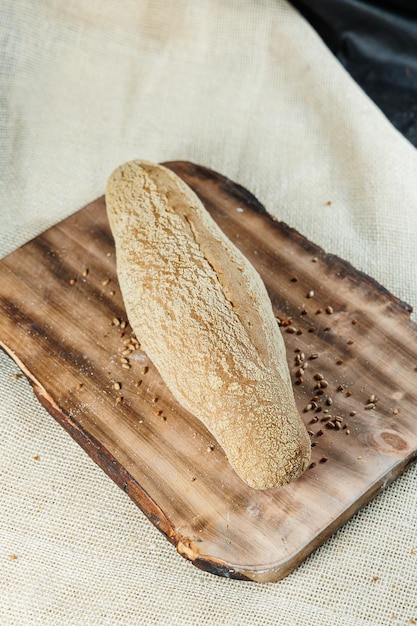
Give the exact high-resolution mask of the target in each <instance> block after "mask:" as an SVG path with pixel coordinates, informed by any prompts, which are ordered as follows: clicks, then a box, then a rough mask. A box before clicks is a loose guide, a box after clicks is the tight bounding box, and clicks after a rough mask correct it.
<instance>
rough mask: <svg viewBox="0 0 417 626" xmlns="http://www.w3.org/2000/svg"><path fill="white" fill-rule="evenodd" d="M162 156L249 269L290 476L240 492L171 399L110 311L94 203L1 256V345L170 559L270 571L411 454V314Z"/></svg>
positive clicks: (112, 302) (414, 402)
mask: <svg viewBox="0 0 417 626" xmlns="http://www.w3.org/2000/svg"><path fill="white" fill-rule="evenodd" d="M168 166H169V167H170V168H171V169H172V170H174V171H175V172H177V174H179V175H180V176H181V177H182V178H183V179H184V180H185V181H186V182H187V183H188V184H189V185H190V186H191V187H192V188H193V189H194V190H195V191H196V193H197V194H198V195H199V196H200V197H201V199H202V201H203V202H204V204H205V205H206V207H207V209H208V210H209V211H210V213H211V214H212V216H213V218H214V219H215V220H216V221H217V222H218V224H219V225H220V226H221V228H222V229H223V230H224V231H225V233H226V234H227V235H228V236H229V238H230V239H231V240H232V241H233V242H234V243H235V244H236V245H237V246H238V247H239V248H240V249H241V250H242V251H243V253H244V254H245V255H246V256H247V257H248V258H249V259H250V261H251V262H252V263H253V265H254V266H255V267H256V268H257V269H258V271H259V272H260V274H261V276H262V277H263V279H264V281H265V284H266V286H267V289H268V291H269V293H270V296H271V300H272V303H273V307H274V311H275V314H276V317H277V322H278V323H280V325H281V326H282V331H283V335H284V339H285V342H286V346H287V357H288V363H289V366H290V370H291V373H292V376H293V380H294V389H295V395H296V401H297V405H298V407H299V410H300V412H301V414H302V416H303V419H304V420H305V423H306V425H307V428H308V429H309V430H310V432H311V441H312V446H313V449H312V465H311V467H310V468H309V469H308V470H307V471H306V472H305V473H304V475H303V476H302V477H301V478H300V479H299V480H298V481H296V482H295V483H293V484H292V485H288V486H286V487H283V488H281V489H272V490H267V491H263V492H262V491H255V490H253V489H251V488H250V487H247V486H246V485H245V484H244V483H243V482H242V481H241V480H240V479H239V478H238V477H237V475H235V473H234V472H233V470H232V469H231V467H230V466H229V465H228V463H227V460H226V458H225V456H224V453H223V451H222V450H221V449H220V448H219V446H218V445H217V444H216V442H215V441H214V440H213V437H212V436H211V435H210V433H209V432H208V431H207V430H206V429H205V427H204V426H203V425H202V424H201V423H200V422H199V421H198V420H196V419H195V418H194V417H193V416H192V415H190V414H189V413H187V412H186V411H184V410H183V409H182V408H181V407H180V406H179V405H178V404H177V403H176V402H175V400H174V399H173V397H172V396H171V394H170V393H169V391H168V390H167V389H166V387H165V386H164V383H163V381H162V380H161V378H160V377H159V375H158V373H157V372H156V371H155V369H154V368H153V366H152V363H151V362H150V361H149V360H148V358H147V356H146V354H144V353H143V352H142V351H141V350H140V348H139V347H138V344H137V342H136V341H134V340H132V337H131V329H130V327H129V325H128V324H127V323H126V314H125V311H124V307H123V301H122V297H121V294H120V290H119V287H118V282H117V277H116V269H115V254H114V245H113V240H112V237H111V234H110V230H109V225H108V222H107V217H106V211H105V204H104V199H103V198H99V199H98V200H96V201H94V202H92V203H91V204H89V205H88V206H87V207H85V208H84V209H82V210H80V211H78V212H77V213H75V214H74V215H72V216H71V217H69V218H68V219H66V220H64V221H63V222H61V223H60V224H57V225H56V226H54V227H53V228H50V229H49V230H48V231H46V232H45V233H43V234H42V235H40V236H39V237H36V238H35V239H34V240H32V241H30V242H29V243H28V244H26V245H24V246H23V247H22V248H20V249H18V250H16V251H15V252H13V253H12V254H10V255H9V256H8V257H6V258H4V259H3V260H2V261H0V345H1V346H2V347H3V349H4V350H5V351H6V352H7V353H8V354H9V355H10V356H11V357H12V358H13V359H14V360H15V361H16V363H17V364H18V365H19V366H20V367H21V369H22V370H23V372H24V373H25V374H26V376H27V377H28V378H29V380H30V382H31V384H32V386H33V389H34V391H35V393H36V395H37V397H38V398H39V400H40V401H41V403H42V404H43V405H44V406H45V407H46V409H47V410H48V411H49V412H50V413H51V415H53V416H54V417H55V418H56V419H57V420H58V422H59V423H60V424H61V425H62V426H63V427H64V428H65V429H66V430H67V431H68V432H69V433H70V435H71V436H72V437H73V438H74V439H75V440H76V441H77V442H78V443H79V444H80V445H81V446H82V447H83V448H84V450H85V451H86V452H87V453H88V454H89V455H90V456H91V457H92V458H93V459H94V460H95V461H96V463H98V464H99V465H100V467H102V468H103V469H104V471H105V472H106V473H107V474H108V475H109V476H110V477H111V478H112V479H113V480H114V481H115V482H116V483H117V484H118V485H119V486H120V487H121V488H122V489H123V490H124V491H126V492H127V493H128V494H129V496H130V497H131V498H132V499H133V501H134V502H135V503H136V504H137V505H138V506H139V507H140V508H141V509H142V511H144V513H145V514H146V515H147V516H148V518H149V519H150V521H151V522H152V523H153V524H155V526H156V527H157V528H159V529H160V530H161V531H162V532H163V533H164V535H165V536H166V537H167V538H168V539H169V541H171V542H172V543H173V544H174V545H175V546H176V548H177V550H178V552H179V553H180V554H181V555H183V556H184V557H186V558H187V559H190V560H191V561H192V562H193V563H194V564H195V565H196V566H198V567H200V568H202V569H204V570H206V571H209V572H212V573H214V574H218V575H221V576H227V577H232V578H240V579H249V580H255V581H276V580H279V579H281V578H283V577H284V576H286V575H287V574H288V573H289V572H291V571H292V570H293V569H294V568H295V567H296V566H297V565H299V564H300V563H301V562H302V561H303V559H305V557H306V556H307V555H308V554H310V553H311V552H312V551H313V550H314V549H315V548H316V547H317V546H319V545H320V544H322V543H323V542H324V541H325V540H326V538H328V537H329V536H330V535H331V534H332V533H333V532H334V531H335V529H336V528H338V527H339V526H340V525H341V524H343V523H344V522H345V521H346V520H348V519H349V518H350V517H351V516H352V515H353V514H354V513H355V512H356V511H357V510H358V509H359V508H360V507H361V506H362V505H363V504H364V503H366V502H368V501H369V500H370V499H371V498H373V497H374V496H375V495H376V494H377V493H378V492H379V491H380V490H381V489H383V488H384V487H385V486H386V485H387V484H388V483H390V482H391V481H392V480H394V479H395V478H396V477H397V476H399V475H400V474H401V473H402V472H403V471H404V470H405V469H406V468H407V467H408V466H409V465H410V464H411V463H412V462H413V461H415V460H416V458H417V414H416V413H417V411H416V407H417V332H416V325H415V324H413V323H412V322H411V321H410V315H409V314H410V308H409V307H408V306H407V305H405V304H404V303H401V302H400V301H398V300H397V299H396V298H395V297H394V296H392V295H391V294H390V293H388V292H387V291H386V290H385V289H384V288H383V287H381V286H380V285H378V284H377V283H376V282H375V281H374V280H373V279H371V278H369V277H367V276H365V275H363V274H361V273H360V272H358V271H356V270H355V269H354V268H353V267H352V266H350V265H349V264H348V263H346V262H344V261H342V260H341V259H339V258H337V257H335V256H332V255H328V254H326V253H325V252H324V251H323V250H321V249H320V248H318V247H317V246H315V245H314V244H313V243H311V242H309V241H307V240H306V239H305V238H303V237H302V236H301V235H299V234H298V233H297V232H295V231H294V230H292V229H291V228H289V227H288V226H286V225H285V224H283V223H281V222H278V221H276V220H274V219H272V218H271V217H270V216H268V214H267V213H266V212H265V210H264V208H263V207H262V206H261V205H260V204H259V202H258V201H257V200H256V199H255V198H254V197H253V196H252V195H251V194H250V193H248V192H247V191H245V190H244V189H243V188H242V187H240V186H238V185H236V184H234V183H232V182H231V181H229V180H227V179H226V178H224V177H222V176H220V175H219V174H216V173H214V172H212V171H210V170H207V169H205V168H203V167H198V166H195V165H193V164H191V163H185V162H175V163H170V164H168ZM138 339H139V341H140V338H138ZM172 366H173V367H175V363H173V364H172ZM62 464H63V467H64V468H65V459H63V460H62Z"/></svg>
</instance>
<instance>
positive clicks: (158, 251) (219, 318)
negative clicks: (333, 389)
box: [106, 161, 311, 489]
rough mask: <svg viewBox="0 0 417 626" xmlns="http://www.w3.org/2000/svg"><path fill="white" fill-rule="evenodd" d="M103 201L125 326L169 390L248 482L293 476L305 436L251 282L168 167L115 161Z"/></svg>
mask: <svg viewBox="0 0 417 626" xmlns="http://www.w3.org/2000/svg"><path fill="white" fill-rule="evenodd" d="M106 204H107V212H108V217H109V221H110V225H111V229H112V233H113V236H114V239H115V242H116V258H117V272H118V278H119V282H120V288H121V291H122V295H123V298H124V303H125V306H126V311H127V315H128V319H129V322H130V324H131V326H132V328H133V330H134V331H135V333H136V335H137V337H138V339H139V340H140V342H141V344H142V346H143V349H144V350H145V352H146V353H147V355H148V356H149V358H150V359H151V361H152V362H153V364H154V365H155V367H156V368H157V369H158V371H159V373H160V374H161V376H162V378H163V379H164V381H165V383H166V384H167V386H168V388H169V389H170V390H171V392H172V393H173V394H174V396H175V397H176V398H177V400H178V401H179V402H180V403H181V404H182V405H183V406H184V407H185V408H186V409H187V410H188V411H190V412H191V413H192V414H193V415H194V416H196V417H197V418H199V419H200V420H201V421H202V422H203V423H204V424H205V425H206V427H207V428H208V429H209V430H210V432H211V433H212V434H213V436H214V437H215V438H216V440H217V441H218V442H219V444H220V445H221V446H222V448H223V450H224V452H225V454H226V455H227V457H228V460H229V462H230V464H231V465H232V467H233V468H234V469H235V471H236V472H237V474H238V475H239V476H240V477H241V478H242V479H243V480H244V481H245V482H246V483H247V484H248V485H250V486H251V487H254V488H255V489H267V488H270V487H277V486H280V485H283V484H285V483H287V482H290V481H292V480H294V479H296V478H297V477H298V476H300V474H301V473H302V472H303V471H304V470H305V468H306V467H307V465H308V463H309V459H310V447H311V446H310V438H309V436H308V434H307V431H306V428H305V426H304V424H303V422H302V420H301V418H300V416H299V414H298V411H297V409H296V406H295V400H294V395H293V390H292V385H291V380H290V375H289V371H288V366H287V361H286V356H285V346H284V342H283V339H282V336H281V332H280V330H279V328H278V324H277V321H276V319H275V317H274V315H273V311H272V306H271V302H270V299H269V297H268V295H267V292H266V289H265V286H264V284H263V282H262V280H261V278H260V276H259V274H258V273H257V272H256V270H255V269H254V267H253V266H252V265H251V264H250V263H249V261H248V260H247V259H246V258H245V257H244V256H243V255H242V253H241V252H240V251H239V250H238V249H237V248H236V247H235V246H234V245H233V244H232V243H231V242H230V240H229V239H228V238H227V237H226V236H225V235H224V234H223V232H222V231H221V230H220V228H219V227H218V226H217V224H216V223H215V222H214V221H213V219H212V218H211V216H210V215H209V213H208V212H207V211H206V209H205V208H204V206H203V205H202V203H201V202H200V200H199V199H198V198H197V196H196V195H195V194H194V192H193V191H192V190H191V189H190V188H189V187H188V186H187V185H186V184H185V183H184V182H183V181H182V180H181V179H180V178H179V177H177V176H176V175H175V174H174V173H173V172H171V171H170V170H168V169H167V168H164V167H162V166H159V165H154V164H152V163H148V162H147V161H131V162H129V163H126V164H125V165H122V166H121V167H119V168H118V169H116V170H115V171H114V172H113V174H112V175H111V176H110V178H109V180H108V183H107V189H106Z"/></svg>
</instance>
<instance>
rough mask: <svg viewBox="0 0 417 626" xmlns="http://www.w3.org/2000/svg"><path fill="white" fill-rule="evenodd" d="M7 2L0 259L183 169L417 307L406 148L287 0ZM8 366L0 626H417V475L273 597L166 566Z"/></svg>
mask: <svg viewBox="0 0 417 626" xmlns="http://www.w3.org/2000/svg"><path fill="white" fill-rule="evenodd" d="M1 4H2V6H1V13H0V41H1V56H0V59H1V79H0V88H1V91H2V94H1V105H0V106H1V117H0V124H1V126H2V128H1V139H2V153H1V156H0V158H1V168H2V169H1V184H2V187H1V195H0V198H1V205H0V211H1V222H0V224H1V227H0V254H1V255H5V254H6V253H8V252H10V251H12V250H13V249H14V248H16V247H17V246H19V245H21V244H22V243H24V242H25V241H27V240H28V239H29V238H30V237H32V236H34V235H36V234H38V233H39V232H41V231H42V230H44V229H45V228H46V227H48V226H50V225H52V224H54V223H56V222H57V221H58V220H60V219H61V218H63V217H65V216H67V215H69V214H70V213H72V212H73V211H75V210H76V209H78V208H80V207H81V206H83V205H84V204H86V203H87V202H89V201H90V200H92V199H94V198H95V197H97V196H98V195H101V194H102V193H103V189H104V184H105V180H106V177H107V175H108V174H109V173H110V171H111V170H112V168H113V167H115V166H117V165H118V164H119V163H121V162H122V161H125V160H127V159H130V158H133V157H140V158H146V159H149V160H154V161H164V160H172V159H185V160H190V161H194V162H197V163H200V164H203V165H206V166H209V167H212V168H213V169H215V170H217V171H219V172H221V173H223V174H226V175H227V176H229V177H230V178H232V179H233V180H235V181H238V182H240V183H241V184H243V185H244V186H246V187H247V188H248V189H250V190H251V191H252V192H253V193H254V194H255V195H257V196H258V198H259V199H260V200H261V201H262V202H263V203H264V204H265V205H266V206H267V208H268V210H270V211H271V212H272V213H274V214H275V215H278V216H279V217H280V218H281V219H282V220H284V221H285V222H287V223H288V224H290V225H291V226H293V227H295V228H296V229H298V230H299V231H301V232H302V233H303V234H304V235H306V236H307V237H308V238H309V239H311V240H313V241H314V242H316V243H318V244H320V245H321V246H323V247H324V248H325V249H326V250H327V251H331V252H334V253H337V254H339V255H340V256H342V257H343V258H345V259H347V260H349V261H350V262H351V263H353V265H355V266H356V267H357V268H358V269H361V270H363V271H365V272H367V273H368V274H371V275H372V276H373V277H374V278H376V279H377V280H378V281H380V282H381V283H382V284H384V285H385V286H386V287H387V288H388V289H390V290H391V291H393V292H394V294H395V295H397V296H399V297H400V298H402V299H404V300H406V301H408V302H409V303H410V304H412V305H414V306H416V305H417V276H416V274H417V269H416V268H417V248H416V245H415V244H416V239H417V153H416V151H415V149H414V148H413V147H412V146H411V145H409V144H408V143H407V142H406V141H405V140H404V139H403V138H402V137H401V136H400V135H399V134H398V133H397V132H396V131H395V130H394V129H393V128H392V127H391V125H390V124H389V122H388V121H387V120H386V119H385V118H384V117H383V115H382V114H381V113H380V112H379V110H377V108H376V107H375V106H374V105H373V104H372V103H371V102H370V101H369V100H368V99H367V98H366V96H365V95H364V94H363V93H362V92H361V91H360V89H359V88H358V87H357V86H356V85H355V83H354V82H353V81H352V80H351V79H350V77H349V76H347V75H346V73H345V72H344V71H343V69H342V68H341V67H340V66H339V64H338V63H337V61H336V60H335V59H334V58H333V57H332V55H331V54H330V52H329V51H328V50H327V49H326V47H325V46H324V45H323V43H322V42H321V41H320V39H319V38H318V37H317V35H316V34H315V33H314V32H313V31H312V29H311V28H310V27H309V26H308V25H307V24H306V23H305V22H304V20H303V19H302V18H301V17H300V16H299V15H298V14H297V13H296V12H295V11H294V10H293V9H292V8H291V7H289V6H288V5H287V4H286V3H285V2H284V1H283V0H274V1H272V0H228V1H226V2H225V1H224V0H198V1H197V0H194V1H192V0H190V1H186V0H172V1H164V2H163V1H162V0H149V1H143V0H124V1H120V2H115V1H114V0H100V1H99V0H89V1H88V2H84V1H83V0H66V1H65V2H64V1H63V0H62V1H58V0H39V1H38V2H32V1H31V0H3V2H2V3H1ZM328 200H331V201H332V203H331V205H329V204H327V201H328ZM416 365H417V364H416ZM16 371H17V368H16V366H15V365H14V364H13V362H12V361H11V360H10V359H9V358H8V357H6V356H5V355H4V354H1V355H0V429H1V436H0V477H1V485H0V499H1V506H0V564H1V567H0V624H1V625H2V626H6V625H9V624H13V625H22V624H24V625H25V624H46V625H47V624H57V625H58V624H59V625H62V624H64V625H67V624H68V625H69V624H74V625H84V624H85V625H95V624H100V625H101V624H106V625H107V624H108V625H113V624H117V625H119V624H161V625H165V624H169V625H175V624H178V625H188V624H196V625H203V624H215V625H217V624H227V625H234V626H238V625H239V626H243V625H244V624H248V625H260V626H264V625H267V624H268V625H272V624H284V625H287V624H291V625H292V624H297V625H298V624H300V625H301V624H303V625H304V624H307V625H310V624H314V625H315V626H318V625H322V624H326V625H329V626H335V625H340V626H342V625H343V626H347V625H350V624H355V625H356V624H360V625H365V624H366V625H368V624H377V625H381V624H413V623H416V622H417V519H416V518H417V506H416V502H417V495H416V494H417V489H416V477H417V472H416V468H411V469H410V470H409V471H408V472H407V474H406V475H405V476H403V477H401V478H400V479H398V480H397V481H396V482H395V483H394V484H393V485H392V486H390V487H389V488H387V489H386V491H385V492H384V493H382V494H381V495H379V496H378V497H377V498H376V499H375V500H374V501H373V502H372V503H371V504H369V505H368V506H366V507H365V508H364V509H363V510H361V512H360V513H359V514H357V515H356V516H355V517H354V519H352V520H351V521H350V522H349V523H348V524H346V525H345V526H344V527H343V528H342V529H341V530H339V531H338V532H337V533H336V534H335V535H334V536H333V537H332V539H331V540H329V541H328V542H327V543H326V544H325V545H324V546H323V547H322V548H320V549H319V550H317V551H316V552H315V553H314V554H313V555H312V556H311V557H310V558H308V559H307V561H305V562H304V564H303V565H302V566H301V567H300V568H299V569H298V570H297V571H295V572H294V573H293V574H292V575H290V576H289V577H288V578H286V579H285V580H284V581H282V582H279V583H274V584H267V585H259V584H255V583H253V584H252V583H244V582H238V581H231V580H226V579H220V578H216V577H214V576H212V575H210V574H206V573H203V572H201V571H199V570H197V569H195V568H193V567H192V565H191V564H189V563H188V562H186V561H185V560H183V559H182V558H181V557H179V556H178V555H177V554H176V552H175V549H174V548H173V547H172V546H171V545H170V544H168V542H167V541H166V539H165V538H164V537H163V536H162V535H161V534H159V533H158V531H157V530H156V529H155V528H154V527H153V526H152V525H151V524H150V523H149V522H148V521H147V519H145V517H144V515H143V514H142V513H141V512H140V511H139V510H138V509H137V508H136V507H135V506H134V505H133V504H132V502H131V501H130V500H129V499H128V497H127V496H126V495H125V494H124V493H122V491H120V490H119V489H118V488H117V487H116V486H115V485H114V484H113V483H112V482H111V481H110V479H109V478H107V477H106V475H105V474H104V473H103V472H102V471H101V470H100V469H99V468H98V467H96V466H95V465H94V463H93V462H92V461H91V460H90V459H89V458H88V457H87V455H86V454H85V453H84V452H83V451H82V450H81V449H80V448H79V447H78V446H77V445H76V444H75V443H74V442H73V441H72V440H71V439H70V437H69V436H68V435H67V434H66V433H65V432H64V431H63V430H62V429H61V428H60V427H59V426H58V425H57V424H56V423H55V422H54V420H53V419H52V418H51V417H50V416H49V415H48V414H47V413H46V412H45V411H44V410H43V409H42V408H41V407H40V406H39V405H38V403H37V401H36V400H35V399H34V397H33V395H32V392H31V390H30V388H29V385H28V383H27V382H26V380H25V379H24V378H20V379H18V380H15V379H14V378H13V373H15V372H16ZM416 419H417V414H416ZM35 456H39V459H38V460H35V459H34V457H35ZM13 557H17V558H13Z"/></svg>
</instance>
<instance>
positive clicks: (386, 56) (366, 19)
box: [291, 0, 417, 147]
mask: <svg viewBox="0 0 417 626" xmlns="http://www.w3.org/2000/svg"><path fill="white" fill-rule="evenodd" d="M291 2H292V4H293V5H294V6H295V7H296V8H297V9H298V10H299V11H300V13H301V14H302V15H303V16H304V17H305V18H306V19H307V20H308V21H309V22H310V24H311V25H312V26H313V28H314V29H315V30H316V31H317V33H318V34H319V35H320V37H321V38H322V39H323V40H324V42H325V43H326V45H327V46H328V47H329V48H330V50H331V51H332V52H333V53H334V54H335V56H336V57H337V59H338V60H339V61H340V62H341V64H342V65H343V66H344V67H345V68H346V70H347V71H348V72H349V73H350V74H351V76H352V77H353V78H354V79H355V80H356V82H357V83H358V84H359V85H360V87H361V88H362V89H363V90H364V91H365V92H366V94H367V95H368V96H369V97H370V98H371V99H372V100H373V101H374V102H375V104H377V105H378V107H379V108H380V109H381V110H382V111H383V113H384V114H385V115H386V116H387V118H388V119H389V120H390V121H391V123H392V124H393V125H394V126H395V128H397V129H398V130H399V131H400V132H401V133H402V134H403V135H404V136H405V137H406V138H407V139H408V140H409V141H410V142H411V143H412V144H413V145H414V146H416V147H417V2H416V0H396V1H391V2H383V1H369V0H291Z"/></svg>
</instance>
